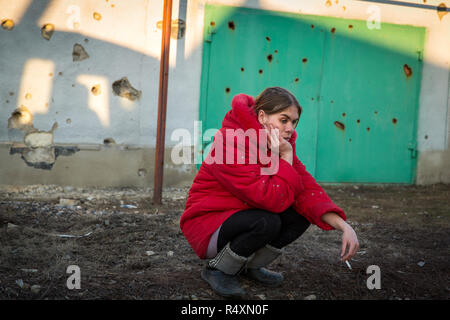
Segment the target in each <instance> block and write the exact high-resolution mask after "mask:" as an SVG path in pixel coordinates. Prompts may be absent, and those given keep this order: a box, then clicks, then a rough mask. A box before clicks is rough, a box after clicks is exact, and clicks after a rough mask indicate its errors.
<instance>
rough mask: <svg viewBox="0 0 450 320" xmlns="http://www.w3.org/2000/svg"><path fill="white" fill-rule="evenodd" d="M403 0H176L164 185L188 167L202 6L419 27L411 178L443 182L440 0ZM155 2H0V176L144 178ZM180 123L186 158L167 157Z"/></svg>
mask: <svg viewBox="0 0 450 320" xmlns="http://www.w3.org/2000/svg"><path fill="white" fill-rule="evenodd" d="M405 2H406V1H398V3H397V4H395V3H394V1H381V0H380V1H378V2H376V1H353V0H346V1H345V0H320V1H310V0H284V1H280V0H223V1H212V0H189V1H187V0H174V3H173V13H172V28H173V30H172V34H171V49H170V50H171V51H170V70H169V92H168V105H167V123H166V151H165V172H164V185H166V186H168V185H180V186H182V185H189V184H190V183H192V179H193V177H194V175H195V164H194V163H193V157H192V153H193V148H194V140H195V139H194V137H195V132H194V131H195V130H194V129H195V121H196V120H197V119H198V106H199V97H200V78H201V72H202V70H201V64H202V33H203V23H204V22H203V19H204V8H205V4H206V3H215V4H222V5H231V6H242V7H249V8H255V9H264V10H275V11H287V12H294V13H299V14H313V15H323V16H333V17H341V18H348V19H360V20H366V21H367V23H368V27H371V28H373V27H375V28H376V27H377V24H379V23H382V22H388V23H396V24H407V25H415V26H423V27H426V29H427V36H426V43H425V52H424V56H423V62H424V64H423V71H422V74H423V77H422V82H421V92H420V101H419V103H420V107H419V114H418V130H417V142H418V151H419V158H418V167H417V179H416V180H417V183H419V184H426V183H436V182H447V183H450V164H449V163H450V161H449V158H450V157H449V142H448V141H449V135H450V129H449V127H450V126H449V121H450V116H449V114H450V112H449V102H448V101H449V74H450V72H449V70H450V68H449V65H450V14H448V7H450V4H449V3H448V1H432V0H428V1H423V0H408V1H407V2H408V3H410V5H405V4H404V3H405ZM401 4H402V5H401ZM162 9H163V1H162V0H98V1H97V0H15V1H9V0H0V22H1V28H0V43H1V45H0V57H1V59H0V106H1V109H0V110H1V111H2V112H1V113H0V164H1V165H0V183H1V184H29V183H56V184H61V185H101V186H109V185H111V186H120V185H124V186H125V185H126V186H130V185H131V186H133V185H136V186H152V185H153V170H154V151H155V145H156V126H157V103H158V88H159V65H160V53H161V33H162V32H161V26H162V13H163V12H162ZM180 130H182V131H183V130H184V132H185V133H187V136H188V138H187V140H186V138H185V140H184V141H183V143H184V146H185V148H184V150H185V152H186V154H185V156H186V158H189V159H190V160H192V161H190V162H189V161H187V162H186V161H185V162H184V163H179V161H174V157H173V155H177V154H179V148H178V147H179V146H180V141H181V140H180V139H179V135H177V134H175V135H172V134H173V133H174V132H178V133H179V132H180ZM185 136H186V135H185ZM177 148H178V149H177ZM172 151H173V153H172Z"/></svg>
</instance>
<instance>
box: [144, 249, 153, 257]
mask: <svg viewBox="0 0 450 320" xmlns="http://www.w3.org/2000/svg"><path fill="white" fill-rule="evenodd" d="M145 254H146V255H148V256H152V255H154V254H155V252H154V251H151V250H149V251H145Z"/></svg>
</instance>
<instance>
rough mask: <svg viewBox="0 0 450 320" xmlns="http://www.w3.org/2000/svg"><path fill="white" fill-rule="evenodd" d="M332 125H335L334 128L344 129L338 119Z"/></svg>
mask: <svg viewBox="0 0 450 320" xmlns="http://www.w3.org/2000/svg"><path fill="white" fill-rule="evenodd" d="M334 125H335V126H336V128H338V129H340V130H345V125H344V124H343V123H342V122H340V121H335V122H334Z"/></svg>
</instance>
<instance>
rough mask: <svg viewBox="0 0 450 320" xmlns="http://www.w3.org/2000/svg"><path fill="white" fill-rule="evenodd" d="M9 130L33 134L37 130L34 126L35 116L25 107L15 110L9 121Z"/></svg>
mask: <svg viewBox="0 0 450 320" xmlns="http://www.w3.org/2000/svg"><path fill="white" fill-rule="evenodd" d="M8 129H18V130H22V131H23V132H31V131H34V130H36V129H35V128H34V126H33V115H32V114H31V112H30V110H28V108H27V107H25V106H24V105H22V106H20V108H17V109H15V110H14V111H13V112H12V113H11V117H10V118H9V119H8Z"/></svg>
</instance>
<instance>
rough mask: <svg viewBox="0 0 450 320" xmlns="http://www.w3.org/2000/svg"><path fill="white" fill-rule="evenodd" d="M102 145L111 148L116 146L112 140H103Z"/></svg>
mask: <svg viewBox="0 0 450 320" xmlns="http://www.w3.org/2000/svg"><path fill="white" fill-rule="evenodd" d="M103 144H104V145H105V146H112V145H115V144H116V141H114V139H113V138H105V139H103Z"/></svg>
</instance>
